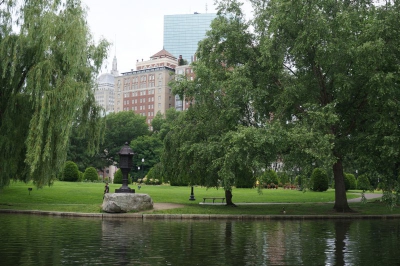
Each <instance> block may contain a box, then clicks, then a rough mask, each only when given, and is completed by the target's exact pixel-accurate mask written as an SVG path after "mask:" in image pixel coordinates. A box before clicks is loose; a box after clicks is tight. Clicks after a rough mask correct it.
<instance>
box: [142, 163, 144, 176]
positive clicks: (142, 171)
mask: <svg viewBox="0 0 400 266" xmlns="http://www.w3.org/2000/svg"><path fill="white" fill-rule="evenodd" d="M143 164H144V158H142V177H143V178H144V173H143V171H144V166H143Z"/></svg>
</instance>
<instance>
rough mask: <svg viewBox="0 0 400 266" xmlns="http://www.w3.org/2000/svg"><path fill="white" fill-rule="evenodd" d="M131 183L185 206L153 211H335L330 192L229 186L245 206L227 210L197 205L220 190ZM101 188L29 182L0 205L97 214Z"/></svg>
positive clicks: (370, 208) (363, 208)
mask: <svg viewBox="0 0 400 266" xmlns="http://www.w3.org/2000/svg"><path fill="white" fill-rule="evenodd" d="M120 186H121V185H118V184H111V185H110V192H111V193H113V192H114V190H115V189H117V188H119V187H120ZM130 187H131V188H135V189H136V193H145V194H149V195H150V196H151V197H152V199H153V201H154V202H155V203H178V204H183V205H184V207H183V208H178V209H170V210H159V211H157V213H167V214H233V215H234V214H248V215H263V214H264V215H266V214H271V215H276V214H280V213H281V211H282V210H283V208H285V211H286V213H287V214H292V215H318V214H321V215H327V214H335V213H334V212H333V211H332V207H333V204H332V203H329V202H333V201H334V196H335V195H334V191H333V190H329V191H326V192H312V191H307V192H306V193H303V192H301V191H297V190H284V189H277V190H276V189H274V190H263V193H262V194H259V193H258V192H257V189H234V190H233V202H235V203H238V204H239V203H248V204H245V205H239V206H238V207H237V208H232V207H226V206H220V205H214V206H210V205H200V204H199V202H202V201H203V197H224V191H223V190H222V189H215V188H212V189H206V188H204V187H195V188H194V195H195V198H196V200H195V201H189V196H190V187H171V186H167V185H163V186H146V185H142V187H141V189H140V190H139V189H138V187H137V185H131V186H130ZM28 188H32V191H31V192H29V190H28ZM103 188H104V184H102V183H70V182H55V183H54V185H53V186H51V187H44V188H42V189H36V188H35V187H34V186H33V185H32V184H25V183H13V184H11V185H10V186H9V187H6V188H4V189H3V190H1V191H0V209H16V210H43V211H62V212H89V213H99V212H101V204H102V200H103ZM359 196H360V195H359V192H358V193H357V191H350V192H349V193H348V194H347V198H348V199H351V198H356V197H359ZM256 203H271V204H268V205H265V204H256ZM277 203H279V204H277ZM350 206H351V208H352V209H354V210H356V211H357V213H356V214H351V215H358V214H400V210H399V208H395V209H394V210H393V211H390V210H389V209H388V208H386V207H385V205H384V204H383V203H380V202H378V201H374V202H373V203H368V204H361V203H350Z"/></svg>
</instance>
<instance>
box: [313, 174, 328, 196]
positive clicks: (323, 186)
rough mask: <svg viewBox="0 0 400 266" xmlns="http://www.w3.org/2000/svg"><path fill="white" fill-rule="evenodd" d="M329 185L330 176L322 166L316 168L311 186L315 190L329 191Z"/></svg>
mask: <svg viewBox="0 0 400 266" xmlns="http://www.w3.org/2000/svg"><path fill="white" fill-rule="evenodd" d="M328 187H329V178H328V175H327V174H326V172H325V171H324V170H323V169H321V168H315V169H314V170H313V172H312V174H311V188H312V190H314V191H327V190H328Z"/></svg>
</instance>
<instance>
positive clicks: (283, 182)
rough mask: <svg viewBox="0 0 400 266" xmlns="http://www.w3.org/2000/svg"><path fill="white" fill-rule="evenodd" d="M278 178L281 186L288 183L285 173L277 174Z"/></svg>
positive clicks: (288, 179)
mask: <svg viewBox="0 0 400 266" xmlns="http://www.w3.org/2000/svg"><path fill="white" fill-rule="evenodd" d="M278 178H279V181H280V183H281V184H286V183H290V177H289V175H288V174H287V173H285V172H279V173H278Z"/></svg>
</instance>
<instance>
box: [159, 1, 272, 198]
mask: <svg viewBox="0 0 400 266" xmlns="http://www.w3.org/2000/svg"><path fill="white" fill-rule="evenodd" d="M218 14H219V16H218V17H217V18H216V19H215V20H214V21H213V22H212V25H211V30H210V31H209V32H208V33H207V38H206V39H205V40H203V41H202V42H201V43H200V44H199V48H198V51H197V58H198V60H197V61H196V62H195V63H194V64H193V67H194V70H195V73H196V77H195V79H194V81H193V82H192V81H190V80H188V79H186V78H185V77H180V78H178V79H177V82H176V84H174V86H173V87H174V92H175V93H177V94H179V95H180V97H181V98H183V97H185V98H186V99H193V100H194V101H195V104H194V105H192V107H191V108H189V110H188V111H187V113H186V114H185V115H184V116H182V117H181V118H180V120H178V124H176V126H175V127H174V128H173V129H172V130H171V131H170V132H169V134H168V135H167V137H166V138H165V140H164V145H165V153H164V155H163V157H162V158H163V159H162V163H163V166H164V168H165V175H164V176H165V177H166V178H171V179H172V180H171V184H172V183H174V182H176V183H177V184H184V183H186V184H188V183H189V184H192V185H194V184H201V185H205V186H208V187H211V186H217V187H219V186H221V187H223V189H224V190H225V196H226V202H227V205H234V204H233V201H232V196H233V195H232V188H233V186H235V185H236V184H243V183H247V182H242V181H241V180H243V179H247V180H252V179H253V180H254V177H255V175H257V174H258V172H259V171H260V170H261V169H266V168H268V167H269V165H270V163H271V162H272V161H274V160H276V158H277V157H276V154H277V153H276V151H275V148H274V146H273V145H271V143H273V142H274V141H278V140H274V139H273V136H272V135H270V134H268V133H267V131H268V130H267V128H269V127H270V125H269V124H268V123H267V121H268V118H267V117H265V116H264V115H259V114H256V113H255V112H254V108H253V106H252V105H251V103H252V94H253V92H252V90H254V88H255V87H256V84H257V75H258V74H259V72H260V70H258V69H257V68H258V63H257V58H258V57H259V54H260V53H259V51H258V50H259V49H258V47H256V46H255V45H254V44H253V35H252V33H251V31H250V29H249V23H247V22H246V21H245V18H244V15H243V13H242V12H241V10H240V5H239V4H238V3H237V2H236V1H220V3H219V11H218ZM260 121H263V122H262V123H260Z"/></svg>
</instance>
